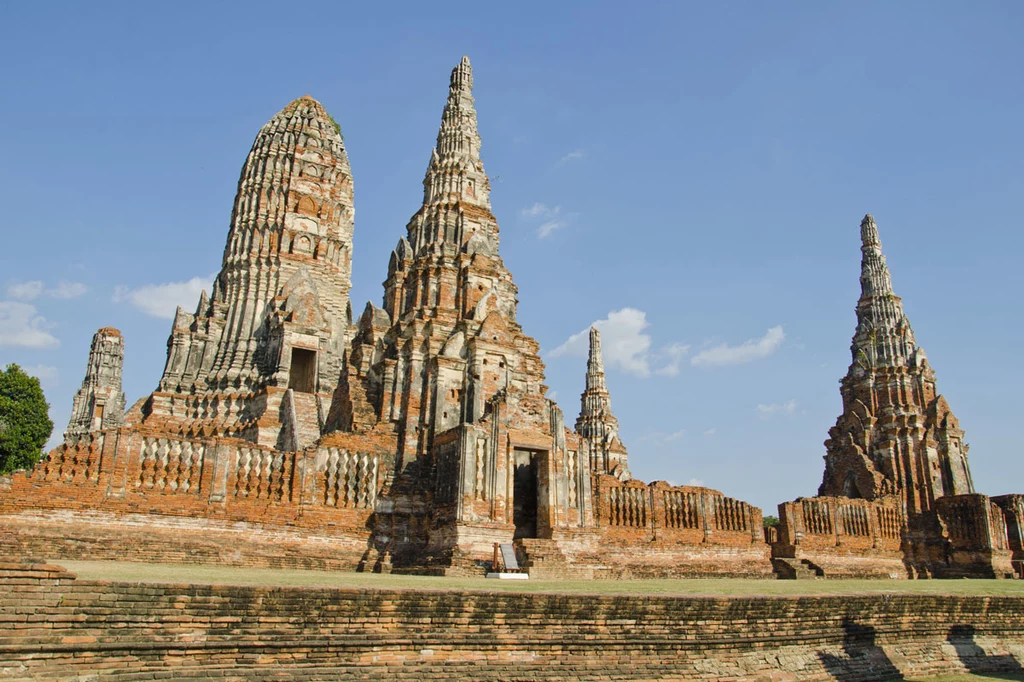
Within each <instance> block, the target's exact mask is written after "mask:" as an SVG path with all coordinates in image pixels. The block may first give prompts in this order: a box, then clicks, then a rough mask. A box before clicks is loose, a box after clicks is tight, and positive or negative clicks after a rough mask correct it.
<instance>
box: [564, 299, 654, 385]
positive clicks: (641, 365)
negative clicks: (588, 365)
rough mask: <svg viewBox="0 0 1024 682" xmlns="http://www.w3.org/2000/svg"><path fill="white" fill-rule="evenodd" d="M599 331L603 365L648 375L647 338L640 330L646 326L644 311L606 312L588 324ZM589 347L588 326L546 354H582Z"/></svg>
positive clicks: (629, 309) (648, 348) (649, 344)
mask: <svg viewBox="0 0 1024 682" xmlns="http://www.w3.org/2000/svg"><path fill="white" fill-rule="evenodd" d="M591 326H593V327H597V330H598V331H600V332H601V350H602V351H603V353H604V364H605V367H615V368H618V369H622V370H624V371H626V372H629V373H630V374H635V375H636V376H640V377H646V376H650V374H651V367H650V360H649V356H650V352H651V337H650V335H649V334H646V333H644V330H645V329H647V327H649V326H650V323H648V322H647V313H645V312H644V311H642V310H637V309H636V308H623V309H622V310H613V311H612V312H610V313H608V317H606V318H605V319H603V320H597V321H596V322H594V323H593V325H591ZM589 348H590V326H588V327H587V328H586V329H584V330H583V331H580V332H577V333H576V334H573V335H572V336H570V337H569V338H568V339H567V340H566V342H565V343H563V344H562V345H561V346H559V347H558V348H556V349H554V350H553V351H551V353H550V356H551V357H553V358H557V357H559V356H561V355H575V356H579V357H586V356H587V354H588V352H589Z"/></svg>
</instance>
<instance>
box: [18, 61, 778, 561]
mask: <svg viewBox="0 0 1024 682" xmlns="http://www.w3.org/2000/svg"><path fill="white" fill-rule="evenodd" d="M472 88H473V72H472V68H471V66H470V63H469V60H468V58H464V59H463V60H462V61H461V62H460V63H459V64H458V65H457V66H456V67H455V69H454V70H453V71H452V74H451V78H450V82H449V88H448V100H447V103H446V105H445V107H444V112H443V114H442V117H441V125H440V130H439V132H438V136H437V142H436V145H435V147H434V149H433V150H432V151H431V154H430V161H429V163H428V166H427V171H426V175H425V178H424V181H423V187H424V192H423V203H422V205H421V206H420V208H419V210H418V211H417V212H416V213H415V215H413V217H412V219H411V220H410V221H409V223H408V225H407V227H406V233H405V235H404V236H402V237H401V238H400V239H399V241H398V244H397V245H396V247H395V250H394V252H393V253H392V254H391V258H390V262H389V264H388V271H387V279H386V281H385V282H384V297H383V304H382V307H377V306H375V305H373V304H372V303H368V304H367V305H366V307H365V309H364V311H363V314H362V315H361V316H360V318H359V320H358V322H357V323H355V324H352V323H351V313H350V307H349V301H348V294H349V288H350V285H349V275H350V265H351V244H352V231H353V222H352V213H353V212H352V188H351V187H352V185H351V174H350V172H349V166H348V160H347V158H346V154H345V149H344V146H343V143H342V140H341V137H340V135H339V134H338V130H337V128H336V125H335V124H334V122H333V119H331V117H330V116H329V115H328V114H327V113H326V112H325V111H324V110H323V108H322V107H321V106H320V105H319V104H318V103H317V102H316V101H315V100H313V99H311V98H309V97H304V98H301V99H298V100H296V101H295V102H292V103H291V104H290V105H288V106H287V107H286V108H285V109H284V110H283V111H282V112H281V113H279V114H278V115H277V116H275V117H274V118H273V119H272V120H271V121H270V122H269V123H268V124H267V125H266V126H264V127H263V129H262V130H261V131H260V134H259V135H258V136H257V137H256V141H255V142H254V143H253V147H252V150H251V151H250V153H249V157H248V159H247V160H246V163H245V165H244V166H243V169H242V174H241V179H240V180H239V185H238V194H237V196H236V199H235V208H234V211H233V214H232V219H231V227H230V230H229V233H228V240H227V246H226V248H225V251H224V260H223V265H222V268H221V272H220V274H219V275H218V276H217V279H216V282H215V284H214V287H213V291H212V292H211V294H210V295H209V296H208V295H207V294H206V293H205V292H204V293H203V295H202V296H201V297H200V301H199V304H198V306H197V308H196V311H195V313H191V314H190V313H186V312H185V311H183V310H180V309H179V310H178V313H177V315H176V318H175V321H174V326H173V330H172V334H171V338H170V340H169V342H168V355H167V365H166V368H165V370H164V374H163V377H162V378H161V380H160V384H159V386H158V388H157V390H156V391H155V392H154V393H153V394H152V395H151V396H150V397H149V398H148V400H146V401H144V404H143V405H142V406H141V407H140V408H139V409H137V410H134V411H133V413H132V415H131V418H130V419H129V420H128V422H127V423H126V424H124V425H123V426H121V425H120V424H119V425H118V426H120V428H104V429H99V430H95V429H93V430H91V431H89V432H88V434H87V436H83V437H81V438H79V439H77V440H74V441H72V440H70V439H69V441H68V442H67V443H65V444H64V445H63V446H61V447H60V448H57V449H56V450H54V451H53V452H52V453H50V455H49V457H48V458H47V459H46V461H45V462H43V463H42V464H41V465H40V466H39V467H38V468H37V469H36V470H35V471H34V472H33V473H32V474H31V475H29V476H25V475H19V476H15V477H13V478H12V479H7V480H2V481H0V514H2V515H6V516H5V517H4V521H5V523H7V524H8V528H9V529H10V530H9V532H8V533H7V534H5V536H3V537H0V542H5V543H6V544H7V545H8V546H9V547H10V548H11V549H12V551H20V552H32V551H36V550H37V549H39V548H41V547H45V546H47V544H48V545H49V546H51V547H54V548H55V550H56V551H57V553H58V555H63V556H72V555H75V554H77V555H78V556H88V557H91V558H98V557H106V556H110V553H111V552H116V551H119V550H121V549H122V548H126V547H130V548H131V551H132V553H134V554H135V555H136V556H138V557H139V558H146V559H148V560H153V559H156V558H159V557H160V556H164V557H165V558H166V559H167V560H187V558H186V557H187V556H189V555H192V556H201V557H206V558H207V559H209V560H213V561H219V562H235V561H242V562H245V561H249V562H252V563H259V564H264V565H274V563H275V562H277V563H278V564H281V565H288V564H291V565H315V566H330V567H344V566H348V567H359V568H361V569H363V570H380V571H390V570H396V571H408V572H428V573H469V574H474V575H475V574H479V573H481V572H482V571H484V570H485V568H486V566H487V564H488V563H489V560H490V559H491V558H492V556H493V545H494V543H496V542H503V543H506V542H513V541H516V543H517V548H518V551H519V552H520V554H521V555H522V559H523V561H524V563H525V565H526V566H527V567H528V568H529V570H530V571H531V572H532V573H534V574H535V575H547V576H548V577H555V576H560V575H577V576H578V575H584V576H593V577H616V576H624V575H757V576H763V575H768V574H770V571H771V567H770V564H769V562H768V548H767V545H766V544H765V543H764V541H763V533H762V528H761V522H760V510H759V509H756V508H754V507H750V506H749V505H746V504H745V503H743V502H740V501H738V500H733V499H731V498H727V497H725V496H724V495H722V494H721V493H718V492H717V491H713V490H708V489H705V488H688V487H682V488H677V487H672V486H669V485H668V484H666V483H654V484H651V485H645V484H643V483H640V482H638V481H633V480H631V477H630V474H629V469H628V463H627V455H626V448H625V446H624V445H623V443H622V441H621V440H620V439H619V437H618V423H617V421H616V419H615V417H614V415H613V414H612V412H611V399H610V395H609V393H608V389H607V386H606V382H605V377H604V370H603V364H602V359H601V348H600V337H599V335H598V333H597V331H596V330H595V331H594V332H593V333H592V338H591V353H590V360H589V362H588V367H587V389H586V391H585V392H584V394H583V396H582V399H581V413H580V416H579V419H578V420H577V422H576V430H575V431H573V430H571V429H569V428H566V426H565V423H564V418H563V415H562V412H561V410H560V409H559V408H558V406H557V405H555V403H554V402H553V401H551V400H549V399H548V398H547V397H546V395H545V394H546V392H547V387H546V386H545V385H544V364H543V362H542V361H541V359H540V356H539V346H538V344H537V342H536V341H535V340H534V339H532V338H530V337H529V336H527V335H526V334H525V333H524V332H523V330H522V328H521V327H520V325H519V324H518V322H517V320H516V307H517V299H516V296H517V288H516V285H515V283H514V282H513V280H512V275H511V273H510V272H509V271H508V269H507V268H506V267H505V265H504V263H503V261H502V259H501V257H500V255H499V237H498V222H497V219H496V218H495V217H494V215H493V213H492V212H491V204H490V183H489V181H488V179H487V175H486V173H485V171H484V166H483V162H482V160H481V158H480V145H481V140H480V135H479V133H478V131H477V120H476V111H475V108H474V101H473V95H472ZM88 381H89V380H88V379H87V382H88ZM167 516H175V517H179V520H176V521H175V524H176V525H173V527H174V528H181V529H191V530H192V531H194V532H195V533H200V534H202V536H203V537H202V540H200V539H199V538H184V537H182V538H179V539H178V540H177V541H175V534H174V532H173V531H172V530H169V528H170V527H169V526H167V523H166V520H165V517H167ZM147 519H148V520H147ZM237 524H243V525H242V526H239V525H237ZM141 525H148V526H149V527H150V528H152V529H153V530H152V531H151V532H150V533H148V534H147V536H146V538H145V539H144V540H137V541H135V542H131V541H121V540H119V538H122V537H130V536H131V534H133V533H137V531H138V528H139V527H140V526H141ZM235 531H240V532H241V533H243V535H238V534H237V533H235V534H233V532H235ZM282 533H283V534H284V535H282ZM289 534H291V535H289ZM62 535H63V537H62ZM282 537H291V538H292V540H293V541H292V542H289V543H284V542H282V541H281V538H282ZM260 538H262V540H260ZM318 543H319V544H318ZM225 546H228V547H227V548H226V547H225ZM638 546H643V547H644V548H645V550H647V553H646V554H644V553H641V552H637V551H636V548H637V547H638ZM230 548H233V549H234V553H232V552H231V551H226V549H230ZM303 552H305V555H303ZM331 553H333V555H332V554H331ZM300 556H301V557H303V558H301V559H300V558H299V557H300Z"/></svg>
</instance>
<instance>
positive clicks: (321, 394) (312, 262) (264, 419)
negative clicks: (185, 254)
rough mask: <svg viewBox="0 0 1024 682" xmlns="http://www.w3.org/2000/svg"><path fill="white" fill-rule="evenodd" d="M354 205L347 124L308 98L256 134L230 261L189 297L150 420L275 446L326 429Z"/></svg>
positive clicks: (170, 428)
mask: <svg viewBox="0 0 1024 682" xmlns="http://www.w3.org/2000/svg"><path fill="white" fill-rule="evenodd" d="M353 215H354V209H353V202H352V176H351V172H350V170H349V163H348V155H347V154H346V153H345V146H344V143H343V142H342V139H341V134H340V132H339V130H338V128H337V125H336V124H335V123H334V120H333V119H332V118H331V117H330V116H329V115H328V114H327V112H326V111H324V109H323V107H322V106H320V103H319V102H317V101H316V100H314V99H313V98H311V97H308V96H307V97H302V98H300V99H297V100H295V101H294V102H292V103H291V104H289V105H288V106H287V107H285V108H284V109H282V110H281V112H280V113H278V114H277V115H276V116H275V117H274V118H272V119H271V120H270V122H269V123H267V124H266V125H265V126H263V128H262V129H261V130H260V133H259V135H257V136H256V140H255V141H254V142H253V145H252V149H251V150H250V151H249V157H248V158H247V159H246V161H245V165H244V166H243V167H242V172H241V176H240V178H239V181H238V193H237V195H236V197H235V205H234V209H233V210H232V214H231V228H230V230H229V231H228V238H227V244H226V246H225V247H224V259H223V263H222V265H221V271H220V273H219V274H218V275H217V278H216V280H215V281H214V284H213V291H212V293H211V294H210V295H209V296H207V295H206V293H205V292H203V295H202V296H201V297H200V299H199V304H198V306H197V307H196V310H195V312H194V313H188V312H185V311H184V310H182V309H181V308H179V309H178V312H177V314H176V315H175V318H174V325H173V328H172V332H171V338H170V339H169V341H168V352H167V365H166V367H165V368H164V373H163V376H162V377H161V379H160V385H159V387H158V388H157V390H156V391H155V392H154V393H153V395H152V396H151V397H150V399H149V401H148V403H147V404H146V405H145V407H144V408H143V416H144V419H143V424H144V425H146V426H152V427H153V428H154V429H157V430H159V431H161V432H164V433H168V434H174V435H180V436H186V437H209V436H226V437H232V438H241V439H243V440H246V441H249V442H252V443H257V444H259V445H265V446H269V447H272V448H275V449H296V447H295V446H296V445H298V446H303V447H304V446H307V445H311V444H312V443H313V441H315V440H316V439H317V438H319V436H320V425H321V424H322V423H323V420H324V417H325V416H326V414H327V412H328V410H329V408H330V400H331V396H332V395H333V394H334V390H335V388H336V386H337V383H338V376H339V375H340V373H341V367H342V360H343V358H344V354H345V349H346V343H347V341H348V339H349V338H350V337H351V333H350V327H351V318H352V313H351V308H350V306H349V299H348V294H349V290H350V289H351V281H350V278H351V269H352V268H351V266H352V230H353V224H354V223H353ZM289 392H290V395H286V393H289Z"/></svg>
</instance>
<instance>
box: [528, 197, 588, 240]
mask: <svg viewBox="0 0 1024 682" xmlns="http://www.w3.org/2000/svg"><path fill="white" fill-rule="evenodd" d="M519 215H520V216H522V217H523V218H527V219H530V220H540V221H542V222H541V224H540V227H538V228H537V238H538V239H547V238H548V237H550V236H551V235H552V234H554V233H555V232H556V231H558V230H560V229H562V228H563V227H565V226H567V225H568V224H569V223H571V222H572V221H573V220H574V219H575V218H576V216H577V215H578V214H576V213H563V212H562V207H561V206H548V205H547V204H542V203H540V202H537V203H535V204H534V205H533V206H529V207H527V208H524V209H520V211H519Z"/></svg>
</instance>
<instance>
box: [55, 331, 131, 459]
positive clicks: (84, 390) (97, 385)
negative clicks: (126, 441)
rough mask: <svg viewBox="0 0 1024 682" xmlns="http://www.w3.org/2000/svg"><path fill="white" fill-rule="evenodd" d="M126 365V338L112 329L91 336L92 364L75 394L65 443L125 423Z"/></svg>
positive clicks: (90, 354) (89, 365) (90, 361)
mask: <svg viewBox="0 0 1024 682" xmlns="http://www.w3.org/2000/svg"><path fill="white" fill-rule="evenodd" d="M123 366H124V339H123V338H122V336H121V332H120V331H118V330H117V329H114V328H113V327H103V328H101V329H100V330H99V331H97V332H96V333H95V334H93V337H92V346H91V347H90V348H89V364H88V366H87V367H86V368H85V379H84V380H83V381H82V387H81V388H80V389H78V393H76V394H75V400H74V403H73V404H72V407H71V421H70V422H68V428H67V430H66V431H65V432H64V440H65V441H67V442H68V443H74V442H75V441H77V440H78V439H79V438H80V437H81V436H83V435H85V434H87V433H91V432H94V431H100V430H101V429H111V428H116V427H118V426H121V425H123V424H124V393H123V392H122V391H121V370H122V368H123Z"/></svg>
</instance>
